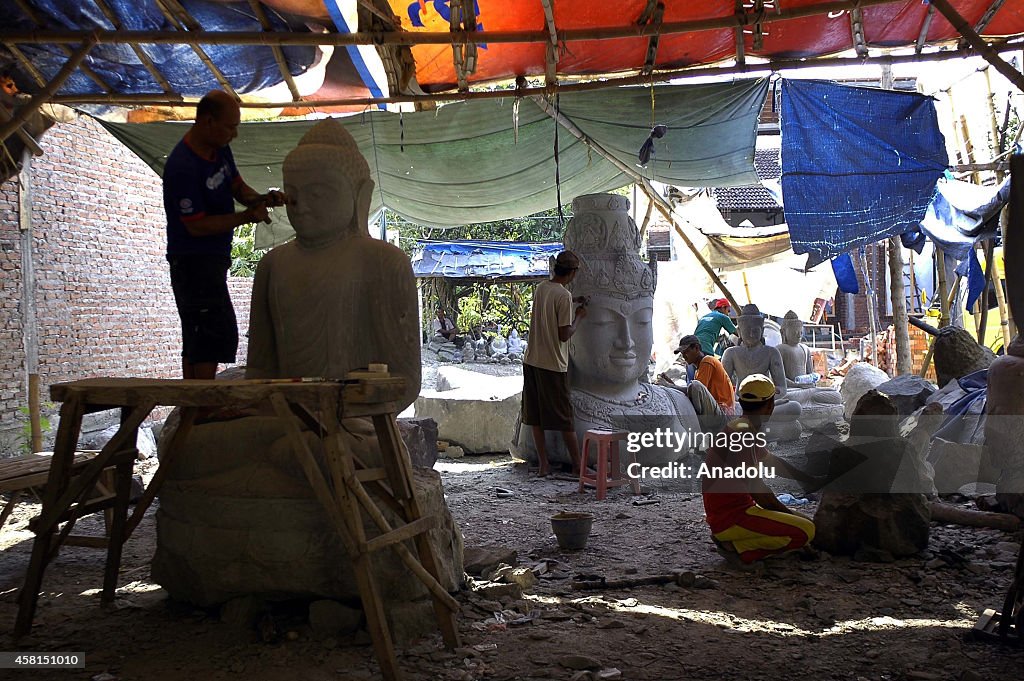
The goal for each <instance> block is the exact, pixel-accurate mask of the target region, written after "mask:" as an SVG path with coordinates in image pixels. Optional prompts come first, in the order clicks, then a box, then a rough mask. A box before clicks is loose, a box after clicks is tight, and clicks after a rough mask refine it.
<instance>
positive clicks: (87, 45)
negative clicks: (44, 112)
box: [0, 40, 96, 144]
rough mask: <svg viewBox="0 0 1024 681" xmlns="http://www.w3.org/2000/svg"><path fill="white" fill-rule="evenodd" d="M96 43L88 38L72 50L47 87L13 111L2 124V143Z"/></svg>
mask: <svg viewBox="0 0 1024 681" xmlns="http://www.w3.org/2000/svg"><path fill="white" fill-rule="evenodd" d="M95 45H96V41H95V40H86V41H85V42H84V43H82V44H81V45H80V46H79V48H78V49H77V50H75V51H74V52H72V54H71V57H70V58H69V59H68V60H67V61H66V62H64V66H62V67H61V68H60V71H58V72H57V75H55V76H54V77H53V80H51V81H50V82H49V83H47V84H46V87H44V88H43V89H42V90H40V91H39V92H37V93H36V94H34V95H32V99H31V100H29V102H28V103H27V104H25V105H24V106H21V107H19V108H18V109H16V110H15V111H14V112H12V114H13V115H12V116H11V118H10V119H9V120H8V121H6V122H5V123H3V124H2V125H0V144H2V143H3V142H4V141H5V140H6V139H7V138H8V137H10V136H11V134H13V133H14V132H15V131H16V130H18V129H20V128H21V126H22V124H23V123H24V122H25V121H27V120H28V119H29V116H31V115H32V114H34V113H35V112H36V111H38V110H39V108H40V107H41V106H42V105H43V104H46V103H47V102H49V101H50V98H51V97H53V95H54V94H55V93H56V92H57V90H59V89H60V86H61V85H63V84H64V81H66V80H67V79H68V78H69V77H70V76H71V74H72V73H74V72H75V69H77V68H78V67H79V66H80V65H81V64H82V61H83V60H84V59H85V58H86V56H88V54H89V50H91V49H92V48H93V47H94V46H95Z"/></svg>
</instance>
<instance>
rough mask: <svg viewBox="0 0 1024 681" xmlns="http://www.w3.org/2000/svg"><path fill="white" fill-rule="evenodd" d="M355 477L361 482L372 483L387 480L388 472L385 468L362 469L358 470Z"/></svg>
mask: <svg viewBox="0 0 1024 681" xmlns="http://www.w3.org/2000/svg"><path fill="white" fill-rule="evenodd" d="M355 476H356V480H358V481H359V482H371V481H373V480H387V478H388V472H387V469H385V468H361V469H357V470H356V472H355Z"/></svg>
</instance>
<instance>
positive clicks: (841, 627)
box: [529, 596, 977, 638]
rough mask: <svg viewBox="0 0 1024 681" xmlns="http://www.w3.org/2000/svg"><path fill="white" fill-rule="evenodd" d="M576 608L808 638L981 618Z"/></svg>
mask: <svg viewBox="0 0 1024 681" xmlns="http://www.w3.org/2000/svg"><path fill="white" fill-rule="evenodd" d="M529 600H531V601H534V602H536V603H540V604H544V605H551V606H557V605H560V604H565V603H566V601H564V600H563V599H561V598H557V597H544V596H530V597H529ZM571 602H572V603H573V604H575V605H585V604H591V605H597V606H602V607H606V608H608V610H610V611H613V612H620V613H623V614H627V615H633V616H636V615H653V616H657V617H665V618H667V619H673V620H677V621H687V622H695V623H699V624H708V625H711V626H716V627H720V628H723V629H730V630H733V631H737V632H768V633H773V634H778V635H780V636H804V637H812V636H814V637H819V638H824V637H829V636H836V635H842V634H848V633H852V632H855V631H892V630H897V629H924V628H944V629H970V628H971V627H972V626H973V625H974V619H975V618H976V617H977V615H976V614H974V613H973V612H972V611H971V610H970V608H968V607H967V606H965V605H964V604H962V603H961V604H958V606H957V610H958V611H959V612H960V613H961V614H962V615H963V617H962V618H959V619H932V618H927V617H914V618H905V619H900V618H895V617H866V618H863V619H859V620H844V621H842V622H836V623H835V624H833V625H832V626H830V627H826V628H823V629H820V630H812V629H804V628H802V627H798V626H795V625H793V624H790V623H788V622H779V621H775V620H769V619H763V620H760V619H752V618H747V617H739V616H737V615H734V614H732V613H729V612H724V611H721V610H694V609H690V608H671V607H666V606H662V605H653V604H648V603H641V602H640V601H638V600H637V599H636V598H626V599H622V600H617V599H614V598H607V597H605V596H586V597H583V598H574V599H572V601H571ZM960 606H963V607H960Z"/></svg>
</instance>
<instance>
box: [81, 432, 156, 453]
mask: <svg viewBox="0 0 1024 681" xmlns="http://www.w3.org/2000/svg"><path fill="white" fill-rule="evenodd" d="M118 428H119V426H116V425H114V426H108V427H106V428H104V429H103V430H98V431H92V432H83V433H82V436H81V437H80V438H78V448H79V449H102V448H103V446H104V445H106V444H107V442H109V441H110V438H112V437H114V435H115V434H116V433H117V430H118ZM136 447H138V450H139V459H148V458H150V457H152V456H156V438H155V437H153V431H152V429H150V428H139V436H138V438H137V439H136Z"/></svg>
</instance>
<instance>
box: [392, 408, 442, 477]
mask: <svg viewBox="0 0 1024 681" xmlns="http://www.w3.org/2000/svg"><path fill="white" fill-rule="evenodd" d="M398 432H399V433H401V435H402V442H404V443H405V447H406V449H408V450H409V459H410V460H411V461H412V465H413V466H419V467H420V468H433V467H434V464H435V463H436V462H437V423H436V422H435V421H434V419H431V418H400V419H398Z"/></svg>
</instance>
